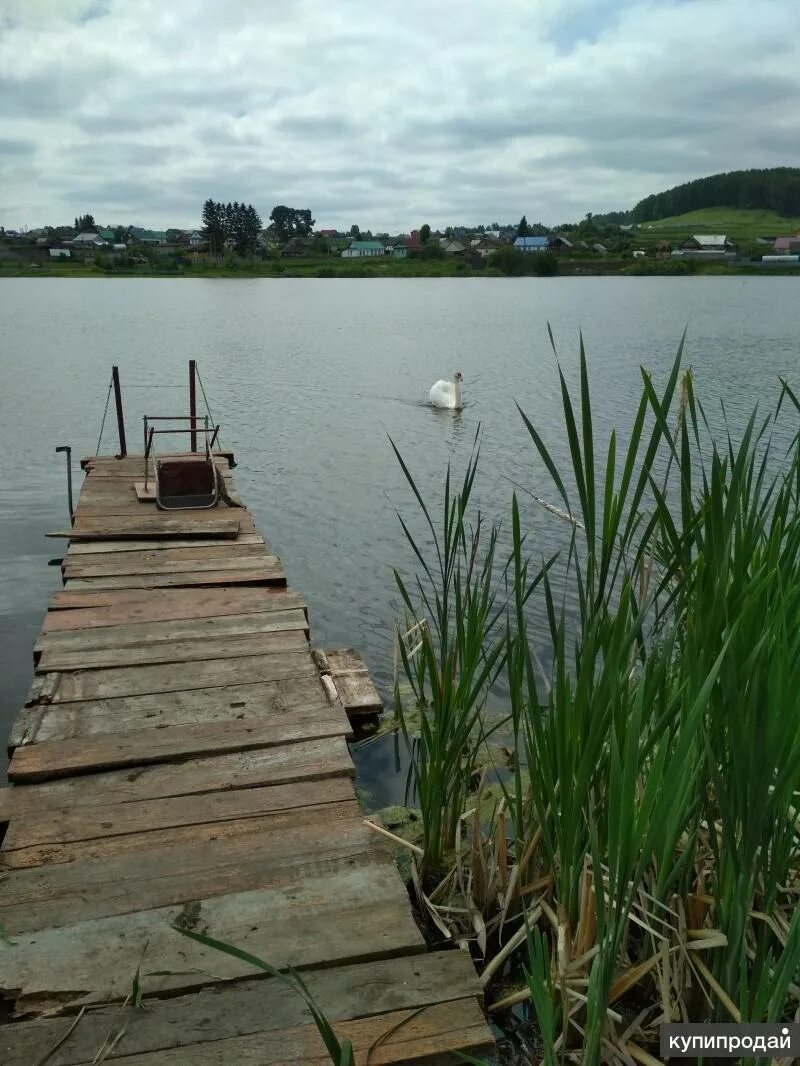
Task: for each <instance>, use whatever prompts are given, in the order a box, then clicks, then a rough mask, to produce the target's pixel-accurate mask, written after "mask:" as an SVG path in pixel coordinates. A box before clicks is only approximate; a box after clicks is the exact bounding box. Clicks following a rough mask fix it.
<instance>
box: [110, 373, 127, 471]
mask: <svg viewBox="0 0 800 1066" xmlns="http://www.w3.org/2000/svg"><path fill="white" fill-rule="evenodd" d="M111 380H112V382H113V384H114V403H115V404H116V405H117V429H118V430H119V458H120V459H124V458H125V456H126V455H127V454H128V446H127V445H126V443H125V416H124V415H123V413H122V392H121V391H120V387H119V367H118V366H112V368H111Z"/></svg>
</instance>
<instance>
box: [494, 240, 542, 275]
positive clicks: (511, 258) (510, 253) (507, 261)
mask: <svg viewBox="0 0 800 1066" xmlns="http://www.w3.org/2000/svg"><path fill="white" fill-rule="evenodd" d="M532 258H536V257H534V256H529V255H527V254H526V253H525V252H521V251H520V250H519V248H514V247H513V245H510V244H504V245H503V246H502V247H501V248H498V249H497V251H495V252H492V254H491V255H490V256H489V258H488V260H487V263H486V265H487V266H489V267H494V269H495V270H499V271H500V272H501V273H503V274H507V275H509V277H514V278H519V277H522V275H523V274H527V272H528V268H529V266H530V264H529V262H528V260H529V259H532Z"/></svg>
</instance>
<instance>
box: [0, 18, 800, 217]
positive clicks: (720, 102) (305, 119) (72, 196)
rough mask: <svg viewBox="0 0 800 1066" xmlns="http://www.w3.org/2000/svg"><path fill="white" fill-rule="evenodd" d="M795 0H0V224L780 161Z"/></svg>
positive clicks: (636, 188)
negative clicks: (209, 201) (211, 203)
mask: <svg viewBox="0 0 800 1066" xmlns="http://www.w3.org/2000/svg"><path fill="white" fill-rule="evenodd" d="M798 29H800V0H0V225H5V226H6V227H7V228H19V227H21V226H29V227H34V226H39V225H44V224H51V225H55V224H59V223H65V222H71V221H72V219H73V217H74V216H75V215H77V214H81V213H84V212H86V211H89V212H91V213H92V214H94V216H95V218H96V219H97V221H98V222H103V223H132V224H134V225H136V224H139V225H150V226H156V227H167V226H179V227H184V226H187V227H188V226H194V225H197V224H198V222H199V217H200V208H201V204H202V202H203V200H204V199H206V198H207V197H209V196H211V197H213V198H214V199H218V200H234V199H236V200H244V201H247V202H252V203H253V204H254V205H255V206H256V207H257V208H258V210H259V211H260V213H261V215H262V217H263V218H264V219H265V220H266V218H267V216H268V215H269V213H270V211H271V209H272V207H273V206H274V205H275V204H278V203H286V204H289V205H290V206H294V207H309V208H311V210H312V212H313V214H314V217H315V219H316V221H317V225H318V226H319V227H323V228H324V227H333V226H336V227H340V228H341V227H346V228H349V227H350V226H351V225H352V224H353V223H357V224H358V225H359V226H361V227H362V228H363V229H367V228H371V229H373V230H375V231H383V230H408V229H410V228H412V227H418V226H419V225H421V224H422V223H423V222H426V221H427V222H429V223H431V224H432V225H433V226H437V225H441V226H444V225H447V224H455V223H459V222H474V223H479V222H483V223H490V222H494V221H499V222H505V221H515V220H517V219H519V217H520V215H521V214H522V213H523V212H525V213H526V214H527V216H528V220H529V221H538V220H542V221H544V222H546V223H557V222H560V221H572V220H575V219H577V218H580V217H582V216H583V215H584V214H585V213H586V212H587V211H593V212H600V211H606V210H612V209H619V208H626V207H630V206H632V205H633V204H634V203H635V202H636V200H638V199H640V198H641V197H643V196H646V195H647V194H648V193H651V192H658V191H660V190H662V189H664V188H667V187H669V186H671V185H675V184H677V183H679V182H682V181H685V180H687V179H690V178H694V177H700V176H702V175H705V174H710V173H714V172H717V171H721V170H732V169H738V168H740V167H761V166H776V165H781V164H783V165H787V164H788V165H795V164H797V163H798V154H799V153H798V147H800V89H799V88H798V86H799V85H800V83H799V82H798V72H800V33H798Z"/></svg>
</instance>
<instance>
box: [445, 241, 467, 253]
mask: <svg viewBox="0 0 800 1066" xmlns="http://www.w3.org/2000/svg"><path fill="white" fill-rule="evenodd" d="M442 248H443V250H444V253H445V255H461V253H462V252H463V251H464V250H465V248H466V245H465V244H463V243H462V242H461V241H453V240H451V241H445V243H444V244H443V245H442Z"/></svg>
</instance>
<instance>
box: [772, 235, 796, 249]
mask: <svg viewBox="0 0 800 1066" xmlns="http://www.w3.org/2000/svg"><path fill="white" fill-rule="evenodd" d="M793 246H795V247H800V236H798V237H778V238H777V240H776V241H775V251H776V252H788V251H789V250H790V249H791V248H792V247H793Z"/></svg>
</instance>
